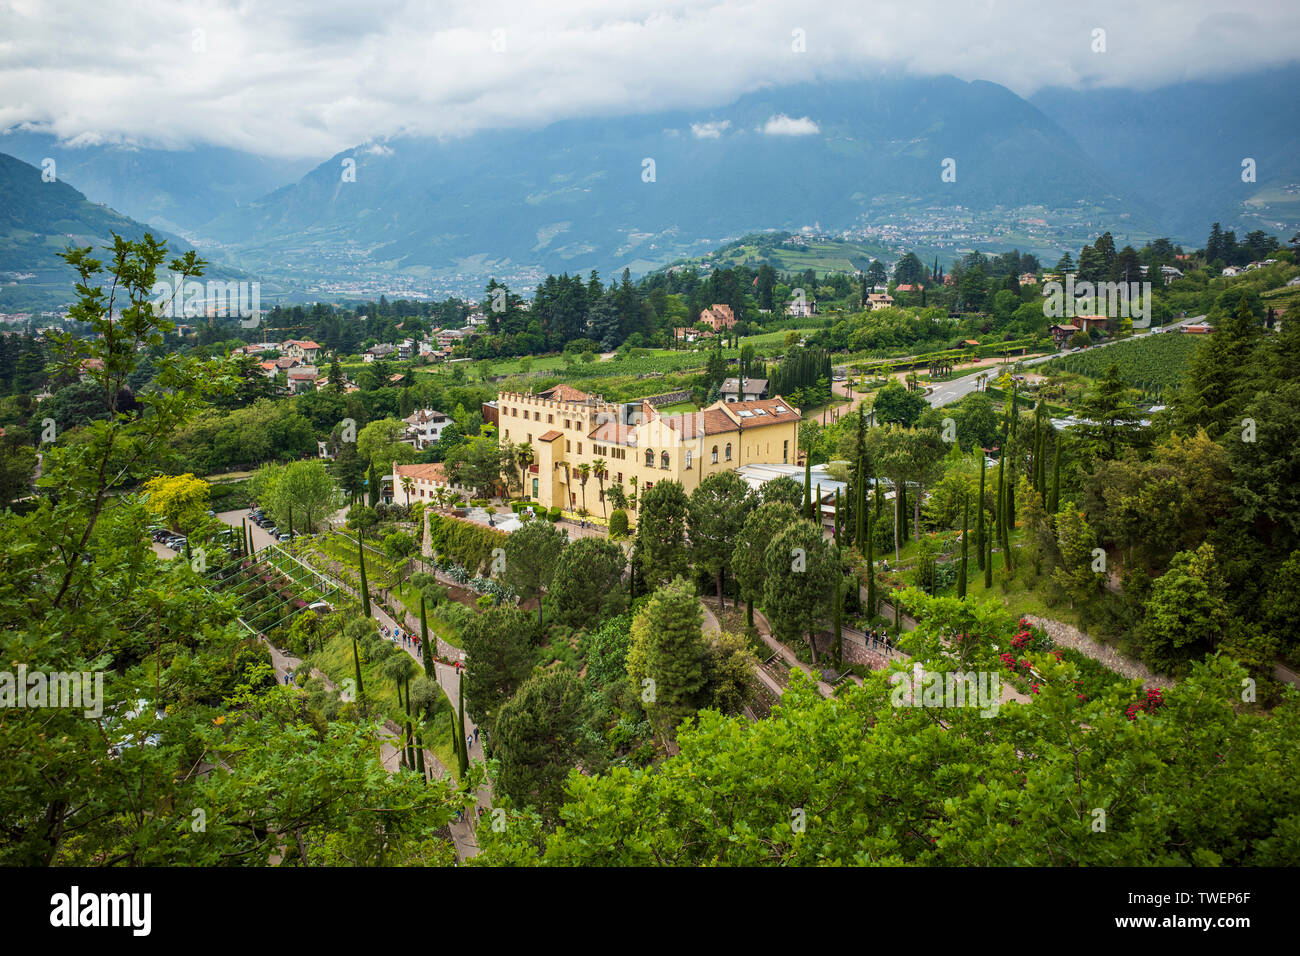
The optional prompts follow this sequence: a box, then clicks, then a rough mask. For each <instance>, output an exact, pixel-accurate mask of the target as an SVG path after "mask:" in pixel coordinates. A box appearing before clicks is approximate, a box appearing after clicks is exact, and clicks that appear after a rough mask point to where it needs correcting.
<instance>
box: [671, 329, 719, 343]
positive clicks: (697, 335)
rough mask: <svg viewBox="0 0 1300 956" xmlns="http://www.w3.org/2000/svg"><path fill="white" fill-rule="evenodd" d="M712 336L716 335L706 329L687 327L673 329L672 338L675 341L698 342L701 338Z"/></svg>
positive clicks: (710, 337)
mask: <svg viewBox="0 0 1300 956" xmlns="http://www.w3.org/2000/svg"><path fill="white" fill-rule="evenodd" d="M712 338H717V336H716V335H714V334H713V333H712V332H710V331H709V330H708V329H704V330H700V329H692V328H688V327H681V328H675V329H673V339H674V340H675V341H677V342H698V341H700V340H701V339H712Z"/></svg>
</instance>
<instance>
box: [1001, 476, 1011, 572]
mask: <svg viewBox="0 0 1300 956" xmlns="http://www.w3.org/2000/svg"><path fill="white" fill-rule="evenodd" d="M1006 495H1007V498H1008V502H1009V500H1010V497H1011V489H1010V488H1009V487H1008V488H1007V489H1006ZM1004 511H1005V512H1006V514H1005V516H1004V517H1003V519H1002V567H1003V569H1004V570H1005V571H1006V573H1007V574H1008V575H1010V574H1011V570H1012V568H1011V521H1010V518H1011V514H1010V508H1004Z"/></svg>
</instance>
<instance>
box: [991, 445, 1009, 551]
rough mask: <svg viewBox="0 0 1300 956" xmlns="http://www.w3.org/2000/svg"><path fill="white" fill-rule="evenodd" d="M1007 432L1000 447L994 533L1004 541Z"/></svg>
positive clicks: (999, 540) (999, 541) (999, 539)
mask: <svg viewBox="0 0 1300 956" xmlns="http://www.w3.org/2000/svg"><path fill="white" fill-rule="evenodd" d="M1006 437H1007V433H1006V431H1005V430H1004V431H1003V432H1002V447H1001V448H999V449H998V505H997V508H996V510H995V511H994V515H995V518H994V534H995V536H996V537H997V539H998V544H1001V543H1002V523H1003V522H1004V521H1005V520H1006V516H1007V515H1006V508H1005V507H1004V506H1005V504H1006V479H1007V442H1006Z"/></svg>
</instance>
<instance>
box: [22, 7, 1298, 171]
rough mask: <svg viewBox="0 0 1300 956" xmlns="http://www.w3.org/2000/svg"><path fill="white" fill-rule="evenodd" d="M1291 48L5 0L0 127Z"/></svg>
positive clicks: (1007, 75)
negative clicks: (884, 70)
mask: <svg viewBox="0 0 1300 956" xmlns="http://www.w3.org/2000/svg"><path fill="white" fill-rule="evenodd" d="M1053 8H1059V9H1058V10H1057V11H1056V12H1052V10H1053ZM1099 31H1104V32H1099ZM1297 51H1300V3H1296V2H1294V0H1259V2H1256V3H1251V4H1245V3H1241V2H1240V0H1177V2H1156V0H1151V2H1148V0H1142V2H1134V0H1118V2H1117V0H1096V2H1089V3H1056V2H1054V0H1035V2H1020V0H948V2H933V0H904V2H884V3H870V4H868V3H865V2H862V0H841V2H839V3H825V2H817V0H800V2H784V0H769V2H763V0H756V2H743V0H694V2H690V3H665V2H663V0H658V2H654V0H544V2H538V0H438V2H435V3H429V2H425V3H419V2H413V0H406V2H403V0H244V2H210V0H170V2H167V0H81V2H66V0H0V130H3V129H9V128H13V127H16V126H21V125H24V124H27V125H30V126H34V127H36V128H40V129H47V130H51V131H53V132H55V133H57V134H58V135H59V136H60V137H62V138H64V139H75V138H77V137H82V138H84V139H85V140H87V141H97V140H98V139H100V138H103V139H109V140H127V141H132V142H139V143H143V144H148V145H154V146H167V147H179V146H184V145H188V144H194V143H204V142H206V143H221V144H224V145H228V146H232V147H234V148H238V149H244V150H248V151H250V152H255V153H260V154H269V155H277V156H290V157H319V156H325V155H330V154H332V153H334V152H336V151H338V150H340V149H344V148H347V147H350V146H353V145H355V144H357V143H361V142H365V141H367V140H371V139H376V138H381V137H384V136H389V135H394V134H399V133H403V132H406V133H420V134H432V135H439V136H446V135H458V134H462V133H465V132H468V131H472V130H474V129H479V128H484V127H494V126H506V125H540V124H543V123H546V122H550V121H553V120H557V119H562V118H569V117H576V116H592V115H609V114H612V113H617V112H647V111H656V110H662V109H670V108H681V107H699V108H701V109H708V108H710V107H716V106H722V105H725V104H726V103H728V102H730V101H732V100H733V99H735V98H736V97H737V96H739V95H740V94H743V93H745V92H748V91H751V90H754V89H758V88H760V87H763V86H769V85H782V84H785V83H789V82H796V81H801V80H816V79H818V78H832V79H840V78H846V77H853V76H865V75H872V74H874V73H879V71H880V70H882V69H887V70H889V71H891V72H893V71H900V72H902V71H908V72H912V73H918V74H942V73H951V74H954V75H956V76H958V77H961V78H963V79H984V80H992V81H994V82H998V83H1002V84H1004V85H1006V86H1008V87H1010V88H1011V89H1013V90H1015V91H1016V92H1017V93H1020V94H1021V95H1029V94H1031V93H1033V92H1034V91H1035V90H1037V89H1039V88H1040V87H1043V86H1052V85H1066V86H1074V87H1079V86H1119V87H1138V88H1149V87H1152V86H1160V85H1164V84H1167V83H1176V82H1180V81H1183V80H1189V79H1203V78H1213V77H1215V76H1221V75H1224V74H1225V73H1228V72H1231V71H1238V70H1243V69H1256V68H1263V67H1268V66H1278V65H1283V64H1287V63H1293V62H1296V60H1297V58H1298V56H1300V54H1297ZM787 119H788V118H787ZM790 122H798V118H796V119H795V120H790ZM710 132H713V133H720V132H721V130H716V131H709V130H707V129H706V130H704V132H703V135H709V134H710ZM790 132H797V131H796V130H790ZM696 135H701V132H700V131H699V130H697V131H696Z"/></svg>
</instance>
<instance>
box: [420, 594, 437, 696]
mask: <svg viewBox="0 0 1300 956" xmlns="http://www.w3.org/2000/svg"><path fill="white" fill-rule="evenodd" d="M420 656H421V657H422V658H423V659H424V673H425V674H426V675H428V677H429V679H430V680H433V679H435V677H434V670H433V648H431V647H430V646H429V622H428V619H427V618H426V617H425V612H424V595H423V594H421V595H420Z"/></svg>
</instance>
